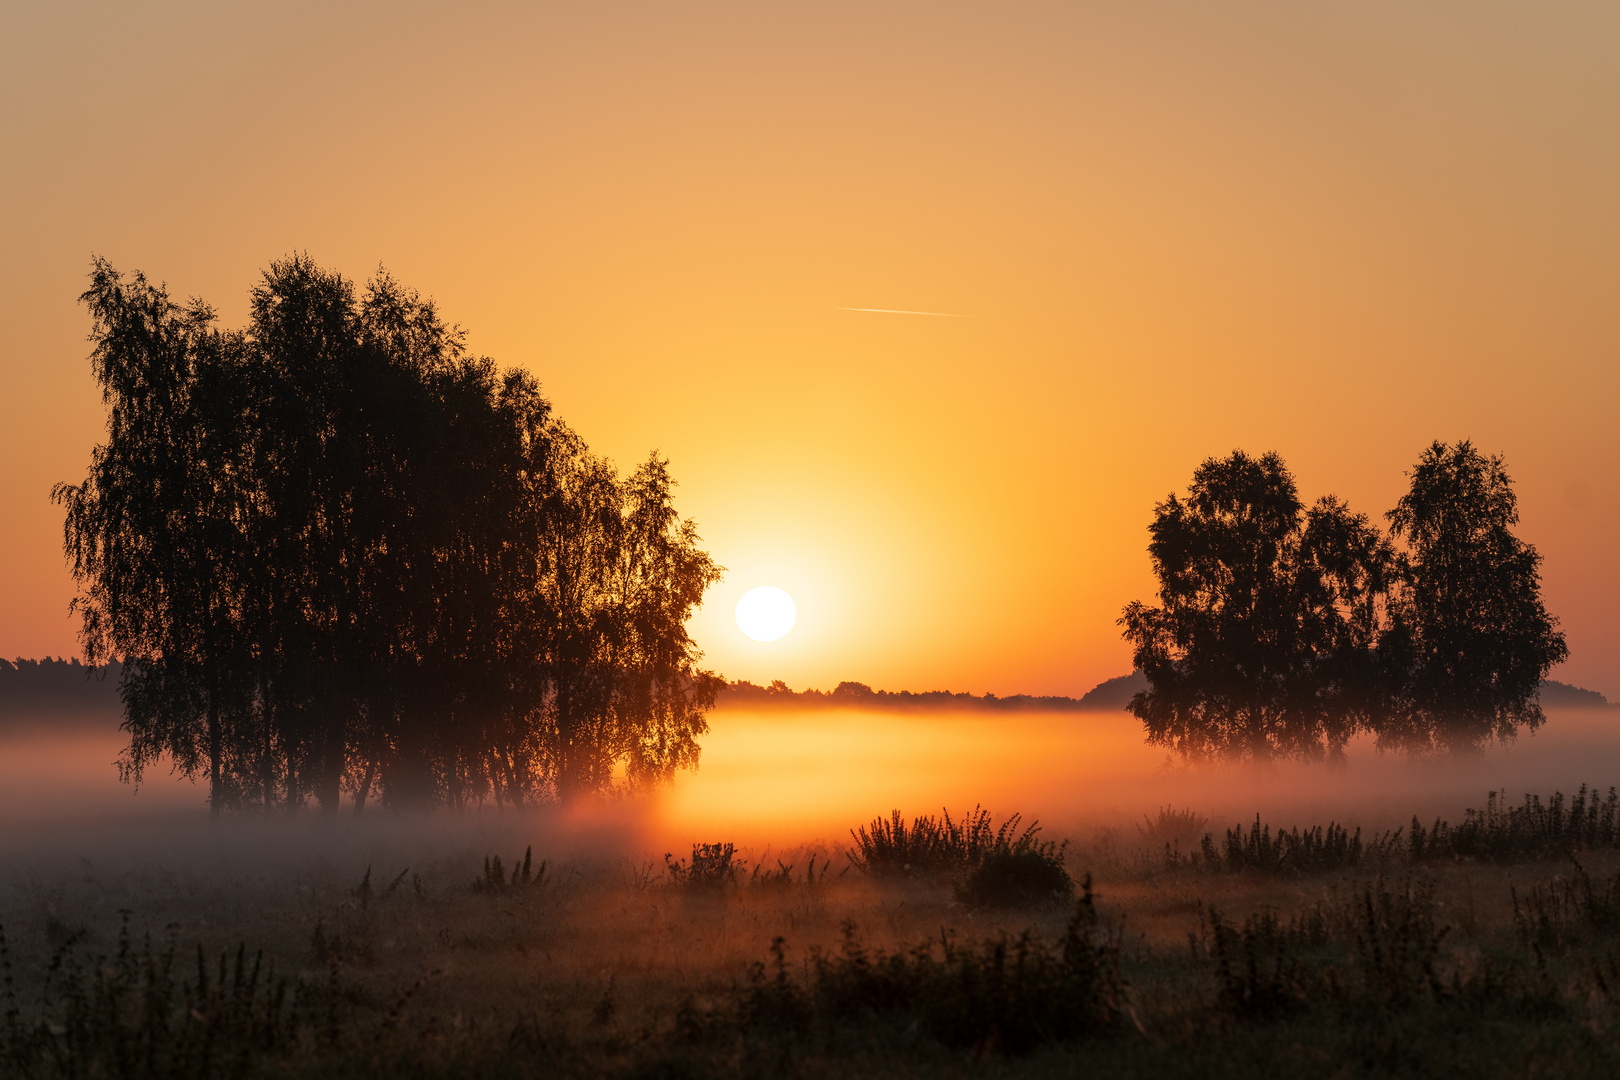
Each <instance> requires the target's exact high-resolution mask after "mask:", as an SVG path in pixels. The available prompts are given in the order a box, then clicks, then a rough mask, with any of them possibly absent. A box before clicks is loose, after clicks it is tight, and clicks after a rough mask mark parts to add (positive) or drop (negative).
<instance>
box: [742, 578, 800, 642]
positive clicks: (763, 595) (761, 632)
mask: <svg viewBox="0 0 1620 1080" xmlns="http://www.w3.org/2000/svg"><path fill="white" fill-rule="evenodd" d="M798 617H799V610H798V609H797V608H795V607H794V606H793V597H791V596H789V595H788V594H787V593H785V592H783V591H782V590H781V589H778V588H774V587H772V586H770V585H761V586H760V587H759V588H757V589H749V590H748V591H747V592H745V593H743V598H742V599H741V600H739V601H737V627H738V628H739V629H740V630H742V632H743V633H745V634H747V635H748V636H749V637H751V638H753V639H754V640H755V641H775V640H776V639H777V638H779V637H781V636H782V635H783V634H786V633H787V632H788V631H789V630H791V629H793V622H794V620H795V619H797V618H798Z"/></svg>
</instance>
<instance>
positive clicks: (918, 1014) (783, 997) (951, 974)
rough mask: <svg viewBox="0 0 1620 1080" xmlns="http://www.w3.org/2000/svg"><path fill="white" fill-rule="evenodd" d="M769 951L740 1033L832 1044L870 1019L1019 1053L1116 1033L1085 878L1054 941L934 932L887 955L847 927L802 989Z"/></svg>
mask: <svg viewBox="0 0 1620 1080" xmlns="http://www.w3.org/2000/svg"><path fill="white" fill-rule="evenodd" d="M771 952H772V963H771V965H770V966H769V968H767V966H766V965H765V964H756V965H754V968H753V969H752V973H751V976H750V986H749V987H748V989H747V990H746V991H745V992H744V994H743V995H742V999H741V1001H740V1003H739V1006H738V1010H737V1017H738V1021H739V1023H740V1024H741V1025H742V1026H743V1027H744V1029H745V1030H754V1031H759V1032H763V1033H768V1034H772V1035H778V1036H780V1035H802V1034H804V1033H807V1032H812V1031H814V1032H819V1033H820V1034H821V1037H822V1038H824V1039H827V1040H830V1041H836V1040H837V1039H838V1038H840V1036H841V1033H842V1032H844V1031H845V1030H847V1029H848V1028H849V1027H850V1026H851V1025H859V1026H861V1027H865V1026H866V1025H869V1024H872V1023H879V1024H883V1025H887V1026H888V1027H890V1028H891V1029H892V1030H894V1031H896V1032H905V1031H907V1030H914V1031H916V1032H918V1033H919V1034H922V1035H925V1036H926V1037H928V1038H930V1039H933V1040H934V1041H936V1042H939V1043H941V1044H943V1045H945V1046H950V1047H960V1048H971V1049H975V1050H977V1051H979V1052H981V1053H1008V1054H1024V1053H1028V1052H1030V1051H1032V1050H1035V1049H1037V1048H1039V1047H1041V1046H1046V1045H1050V1044H1052V1043H1057V1042H1064V1041H1068V1040H1072V1039H1078V1038H1083V1037H1086V1036H1096V1035H1104V1034H1107V1033H1110V1032H1113V1031H1117V1030H1118V1029H1119V1027H1120V1024H1121V1021H1122V1019H1123V1017H1124V1015H1125V1014H1124V1008H1125V1003H1124V990H1125V984H1124V979H1123V977H1122V976H1121V975H1120V971H1119V949H1118V946H1117V944H1115V943H1113V942H1111V941H1109V940H1106V938H1105V935H1104V934H1103V933H1102V931H1101V929H1100V927H1099V925H1098V919H1097V912H1096V907H1095V904H1094V902H1093V898H1092V892H1091V882H1090V879H1089V878H1088V879H1086V881H1085V882H1084V883H1083V888H1082V894H1081V898H1080V901H1079V902H1078V904H1077V905H1076V908H1075V913H1074V916H1073V917H1072V918H1071V919H1070V920H1069V923H1068V927H1067V929H1066V930H1065V932H1064V935H1063V937H1062V938H1061V939H1060V940H1059V941H1058V942H1057V943H1055V945H1049V944H1046V943H1044V942H1042V941H1040V940H1038V939H1037V938H1035V937H1034V936H1033V935H1032V934H1028V933H1026V934H1022V935H1020V936H1019V937H1017V938H1014V939H1011V940H1009V939H1007V938H998V939H995V940H992V941H988V942H984V943H981V944H974V945H959V944H958V943H957V942H956V941H955V940H954V938H952V937H951V936H950V935H949V934H942V936H941V940H939V941H938V942H934V941H929V942H924V943H921V944H919V945H917V946H916V947H915V948H913V949H910V950H906V951H901V952H893V953H889V952H884V951H882V950H870V949H868V948H866V947H865V946H864V945H862V944H861V941H860V936H859V933H858V931H857V929H856V927H855V925H854V923H852V922H846V923H845V925H844V944H843V949H842V951H841V952H840V953H839V954H838V955H836V956H828V955H825V954H822V953H819V952H817V953H813V954H812V955H811V957H810V961H809V966H808V971H807V974H806V976H805V978H804V979H803V981H802V982H801V981H798V980H795V979H793V978H792V977H791V976H790V974H789V969H788V965H787V963H786V959H785V954H786V943H785V942H784V940H783V939H781V938H777V939H776V940H775V941H774V942H773V943H772V947H771Z"/></svg>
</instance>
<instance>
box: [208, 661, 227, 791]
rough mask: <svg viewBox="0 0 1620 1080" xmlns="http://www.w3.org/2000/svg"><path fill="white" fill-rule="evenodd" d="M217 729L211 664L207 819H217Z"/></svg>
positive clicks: (216, 697) (216, 693)
mask: <svg viewBox="0 0 1620 1080" xmlns="http://www.w3.org/2000/svg"><path fill="white" fill-rule="evenodd" d="M223 741H224V740H223V738H222V737H221V732H220V730H219V686H218V680H217V679H216V678H215V677H214V675H213V673H212V665H210V672H209V676H208V819H209V820H210V821H218V820H219V812H220V810H221V806H220V794H221V792H220V776H219V755H220V748H221V743H222V742H223Z"/></svg>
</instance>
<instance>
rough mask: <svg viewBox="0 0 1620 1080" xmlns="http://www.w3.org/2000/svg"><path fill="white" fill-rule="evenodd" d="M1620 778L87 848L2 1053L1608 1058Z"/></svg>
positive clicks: (644, 1064)
mask: <svg viewBox="0 0 1620 1080" xmlns="http://www.w3.org/2000/svg"><path fill="white" fill-rule="evenodd" d="M1617 811H1620V797H1617V796H1616V794H1615V793H1614V792H1613V791H1610V792H1608V793H1607V794H1606V795H1604V796H1601V797H1600V796H1598V795H1596V794H1594V793H1592V792H1589V791H1586V790H1585V789H1583V790H1582V791H1581V792H1579V793H1577V795H1575V796H1573V797H1570V798H1565V797H1562V796H1554V797H1551V798H1548V799H1546V800H1537V799H1527V800H1526V801H1525V802H1524V803H1523V804H1521V805H1515V806H1506V805H1503V804H1502V803H1501V802H1500V800H1497V799H1494V798H1493V799H1492V800H1490V801H1489V802H1488V803H1487V805H1486V808H1485V809H1484V810H1481V811H1478V812H1471V813H1470V814H1469V815H1467V816H1466V817H1465V819H1464V820H1463V821H1462V822H1460V823H1457V824H1455V825H1448V824H1446V823H1444V822H1439V823H1431V824H1429V825H1421V826H1416V827H1408V828H1405V829H1402V830H1399V831H1390V832H1385V833H1382V834H1380V835H1378V836H1376V837H1369V838H1362V837H1360V835H1359V834H1358V833H1356V832H1355V831H1353V830H1344V829H1341V828H1339V827H1338V826H1336V825H1334V826H1320V827H1316V826H1312V827H1310V828H1287V829H1278V828H1273V827H1271V826H1270V825H1268V824H1267V823H1263V822H1262V823H1257V825H1255V826H1242V827H1234V828H1232V829H1230V830H1228V831H1226V832H1225V834H1224V842H1223V840H1222V836H1221V833H1220V832H1219V830H1215V831H1210V830H1207V829H1206V828H1205V826H1206V825H1207V823H1206V822H1204V821H1203V820H1202V819H1200V818H1199V817H1198V816H1197V815H1193V814H1188V813H1186V812H1178V811H1175V810H1171V809H1168V808H1167V809H1166V810H1165V811H1163V812H1161V814H1160V815H1159V816H1158V818H1157V819H1154V820H1148V821H1145V822H1144V823H1143V824H1142V826H1141V827H1140V829H1139V833H1140V835H1139V837H1138V840H1139V843H1138V844H1136V845H1135V846H1134V847H1130V848H1126V849H1120V848H1118V847H1117V846H1114V847H1110V848H1102V847H1096V848H1084V849H1076V848H1073V847H1067V848H1066V847H1065V846H1064V845H1061V844H1057V843H1053V842H1050V841H1043V840H1041V839H1039V837H1038V833H1039V828H1038V826H1036V825H1035V824H1034V823H1029V824H1028V825H1025V824H1024V823H1021V822H1020V821H1018V820H1017V819H1016V818H1013V819H1009V820H1007V821H1004V822H1002V824H1001V825H1000V826H996V825H995V823H994V822H993V820H992V819H991V818H990V816H989V815H988V814H986V813H984V812H983V811H978V810H976V811H975V812H973V813H969V814H965V815H951V814H942V815H941V816H940V817H939V818H934V817H927V816H925V817H921V818H916V819H913V820H911V821H909V822H908V821H906V820H905V819H904V818H902V817H900V816H899V815H895V816H893V817H890V818H888V819H881V818H880V819H878V820H876V821H874V822H873V823H871V824H869V825H866V826H861V827H858V828H857V829H856V830H855V831H854V834H853V837H854V844H853V846H852V847H850V848H848V849H845V850H838V851H830V850H828V849H826V848H816V849H805V850H802V851H797V852H792V853H779V854H765V855H761V856H759V857H757V858H755V857H750V856H749V855H748V853H744V852H739V851H738V850H737V849H736V848H734V847H733V846H732V845H729V844H703V845H697V846H695V847H694V848H693V850H692V851H691V853H690V855H689V856H683V857H676V856H674V855H673V854H671V855H670V856H667V857H666V858H665V859H664V860H663V863H662V865H658V864H655V863H649V862H635V861H630V860H625V859H622V858H611V857H607V856H600V857H590V856H580V855H570V856H567V857H565V858H561V859H558V858H547V857H542V856H544V854H545V853H544V852H543V851H541V850H540V849H539V848H538V847H537V848H532V849H530V850H526V851H522V852H521V853H518V852H514V851H508V852H506V853H505V854H506V857H505V858H504V859H503V858H502V857H500V855H499V853H487V854H485V855H474V854H473V853H472V852H470V851H463V852H460V853H459V854H453V855H449V856H436V857H433V858H431V859H430V860H429V862H428V863H425V864H423V865H422V866H421V867H420V868H419V869H412V868H411V867H409V866H396V865H387V866H383V865H369V866H365V865H361V866H353V867H344V866H339V865H337V864H336V863H335V862H332V861H329V860H326V859H314V860H306V861H302V862H296V861H295V862H294V863H292V864H290V867H289V868H288V869H287V872H285V873H282V872H276V873H271V872H269V870H270V869H271V868H270V867H268V866H267V865H262V866H261V867H260V870H261V871H262V872H261V873H257V874H242V873H239V872H237V871H236V870H235V869H234V868H230V867H223V866H222V867H217V868H215V870H216V872H215V873H214V874H213V875H212V876H210V875H209V873H208V871H207V870H206V869H203V868H192V869H190V870H186V871H183V872H180V873H179V874H178V877H177V875H176V873H171V872H166V871H165V872H154V873H150V874H148V873H144V872H142V873H135V874H127V875H123V876H121V877H118V878H117V879H116V880H102V879H101V878H100V877H98V876H97V874H96V873H95V872H94V871H93V869H92V868H91V867H90V866H89V865H88V864H86V866H85V867H84V868H83V870H82V871H75V872H74V873H73V874H69V875H64V876H61V877H58V878H56V879H52V880H46V879H43V878H39V877H35V878H33V879H30V880H26V881H24V880H19V881H18V882H16V884H17V885H18V888H16V889H14V890H12V894H11V895H8V896H7V897H6V899H5V900H4V901H3V902H0V903H3V906H0V914H3V916H4V920H5V924H4V931H5V936H4V937H3V938H0V1073H4V1074H5V1075H15V1076H27V1077H36V1076H37V1077H78V1076H131V1077H157V1076H163V1077H169V1076H197V1077H214V1076H272V1077H273V1076H289V1075H311V1074H339V1073H341V1074H344V1075H349V1076H355V1077H366V1076H464V1075H487V1076H515V1077H524V1076H539V1075H563V1076H570V1075H573V1076H597V1075H609V1076H633V1077H640V1076H671V1077H672V1076H710V1075H714V1076H719V1075H733V1074H748V1075H764V1076H845V1075H850V1074H883V1075H919V1076H936V1075H937V1076H968V1075H972V1076H978V1075H993V1076H1001V1075H1020V1076H1022V1075H1030V1076H1042V1075H1048V1074H1051V1075H1070V1074H1073V1073H1074V1072H1077V1071H1079V1070H1081V1069H1086V1070H1102V1071H1107V1072H1110V1073H1116V1074H1124V1075H1142V1076H1165V1075H1168V1076H1224V1075H1231V1076H1244V1075H1255V1074H1259V1073H1262V1072H1267V1073H1282V1072H1286V1073H1287V1074H1290V1075H1324V1076H1326V1075H1387V1076H1429V1075H1469V1076H1477V1075H1503V1076H1507V1075H1522V1074H1528V1073H1551V1074H1556V1075H1573V1076H1580V1075H1614V1074H1615V1072H1616V1069H1617V1068H1620V1037H1617V1032H1620V1000H1617V999H1620V822H1617V820H1616V818H1617ZM1107 851H1112V852H1113V854H1106V852H1107ZM1121 851H1123V853H1121ZM1184 851H1186V852H1190V854H1184V853H1183V852H1184ZM385 854H387V855H388V857H393V856H394V855H397V854H398V853H397V852H389V853H385ZM1042 873H1045V874H1046V875H1047V876H1046V877H1044V878H1039V875H1040V874H1042ZM1071 875H1072V877H1071ZM1037 878H1039V880H1041V881H1044V882H1045V884H1044V885H1043V886H1039V887H1033V888H1032V887H1028V883H1029V882H1030V881H1032V880H1036V879H1037ZM181 879H184V880H181ZM1009 883H1011V884H1009ZM1011 885H1017V886H1018V887H1017V888H1013V887H1011Z"/></svg>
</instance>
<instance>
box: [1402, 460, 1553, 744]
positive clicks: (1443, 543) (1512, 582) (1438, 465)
mask: <svg viewBox="0 0 1620 1080" xmlns="http://www.w3.org/2000/svg"><path fill="white" fill-rule="evenodd" d="M1411 477H1412V486H1411V490H1410V491H1408V492H1407V494H1405V495H1403V496H1402V497H1401V500H1400V501H1399V502H1398V503H1396V505H1395V509H1394V510H1392V511H1390V513H1389V522H1390V530H1391V532H1392V533H1393V534H1394V535H1395V536H1396V537H1399V538H1402V539H1404V540H1406V541H1407V543H1408V545H1409V551H1408V553H1406V554H1405V556H1404V557H1403V559H1402V569H1403V574H1402V585H1403V587H1402V589H1401V590H1400V591H1399V592H1398V594H1397V596H1396V599H1395V603H1394V605H1393V610H1392V619H1391V629H1390V634H1389V635H1388V637H1389V638H1390V641H1389V644H1388V645H1387V646H1386V648H1387V649H1388V650H1389V651H1391V652H1392V653H1394V654H1395V655H1396V656H1398V658H1399V660H1400V663H1399V665H1398V670H1399V672H1400V678H1401V681H1400V685H1399V687H1398V691H1397V695H1396V697H1397V701H1398V708H1397V709H1396V710H1394V712H1393V715H1391V716H1390V717H1389V718H1388V719H1387V720H1385V722H1384V723H1382V724H1380V725H1379V727H1378V735H1379V739H1380V742H1381V743H1384V744H1387V745H1393V746H1401V747H1418V748H1423V749H1427V748H1431V747H1432V748H1440V749H1458V748H1468V747H1472V746H1474V745H1476V744H1478V743H1479V742H1481V741H1482V740H1484V739H1487V738H1490V737H1493V736H1494V737H1497V738H1503V739H1506V738H1511V737H1512V736H1513V734H1514V732H1516V731H1517V730H1518V728H1520V727H1524V728H1528V729H1529V730H1531V731H1534V730H1535V729H1536V728H1537V727H1539V726H1540V725H1541V723H1542V721H1543V719H1544V718H1543V716H1542V712H1541V706H1540V704H1539V703H1538V701H1537V696H1536V695H1537V690H1538V689H1539V687H1540V685H1541V681H1542V680H1543V679H1544V678H1546V675H1547V672H1548V670H1550V669H1551V668H1552V667H1553V665H1555V664H1557V663H1560V662H1561V661H1563V660H1564V659H1566V658H1567V657H1568V655H1569V649H1568V647H1567V646H1566V645H1565V644H1564V636H1563V635H1562V634H1561V633H1559V632H1558V631H1557V629H1556V626H1557V620H1555V619H1554V618H1552V616H1550V615H1549V614H1548V613H1547V610H1546V608H1545V607H1543V606H1542V603H1541V575H1540V565H1541V556H1540V554H1539V553H1538V552H1537V551H1536V549H1535V548H1534V547H1532V546H1531V545H1529V544H1527V543H1525V542H1524V541H1522V540H1520V539H1519V538H1518V537H1516V536H1514V535H1513V534H1512V532H1511V531H1509V527H1510V526H1513V525H1516V524H1518V521H1519V510H1518V500H1517V497H1516V496H1515V495H1514V493H1513V487H1512V484H1511V482H1510V480H1509V479H1508V475H1507V471H1506V469H1505V468H1504V466H1503V463H1502V459H1501V457H1499V456H1490V457H1487V456H1485V455H1484V454H1481V453H1480V452H1479V451H1478V450H1477V449H1475V448H1474V446H1473V444H1471V443H1469V442H1468V441H1466V440H1464V441H1462V442H1459V443H1458V444H1457V445H1456V446H1447V445H1445V444H1444V443H1439V442H1436V443H1435V444H1434V445H1432V446H1430V447H1429V448H1428V449H1427V450H1425V451H1424V452H1423V456H1422V457H1421V458H1420V459H1419V460H1418V463H1417V466H1416V468H1414V469H1413V470H1412V473H1411Z"/></svg>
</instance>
